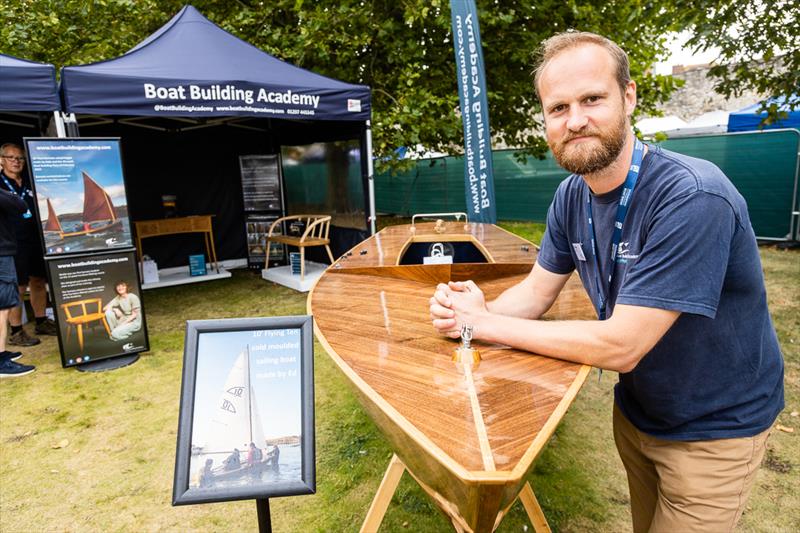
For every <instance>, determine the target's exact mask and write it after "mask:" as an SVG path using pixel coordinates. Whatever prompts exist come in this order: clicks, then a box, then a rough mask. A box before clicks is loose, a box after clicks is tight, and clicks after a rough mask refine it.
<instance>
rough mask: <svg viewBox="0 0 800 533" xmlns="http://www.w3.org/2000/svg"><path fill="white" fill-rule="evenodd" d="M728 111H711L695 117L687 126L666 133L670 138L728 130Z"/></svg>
mask: <svg viewBox="0 0 800 533" xmlns="http://www.w3.org/2000/svg"><path fill="white" fill-rule="evenodd" d="M729 114H730V113H729V112H728V111H722V110H718V111H709V112H707V113H703V114H702V115H700V116H697V117H695V118H693V119H692V120H691V121H689V123H688V124H686V125H685V126H681V127H679V128H676V129H674V130H667V131H665V132H664V133H665V134H666V135H667V137H669V138H674V137H688V136H690V135H708V134H710V133H725V132H726V131H728V115H729Z"/></svg>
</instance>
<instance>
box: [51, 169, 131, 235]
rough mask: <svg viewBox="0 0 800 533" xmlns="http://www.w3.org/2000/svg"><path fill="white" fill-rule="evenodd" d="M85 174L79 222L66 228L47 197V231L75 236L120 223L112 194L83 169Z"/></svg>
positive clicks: (88, 233)
mask: <svg viewBox="0 0 800 533" xmlns="http://www.w3.org/2000/svg"><path fill="white" fill-rule="evenodd" d="M81 174H82V175H83V215H82V217H81V220H80V221H78V222H72V223H71V227H68V228H65V227H64V225H62V223H61V222H60V221H59V220H58V214H57V213H56V210H55V209H54V208H53V204H52V203H50V199H49V198H48V199H47V222H45V224H44V231H45V233H48V232H51V233H58V236H59V238H61V239H63V238H64V237H75V236H78V235H90V234H92V233H99V232H103V231H105V230H108V229H111V228H112V227H114V226H116V225H117V224H120V222H121V220H120V219H119V218H118V217H117V213H116V211H115V210H114V204H113V202H112V201H111V196H109V195H108V193H107V192H106V191H105V190H104V189H103V188H102V187H101V186H100V185H98V184H97V182H96V181H94V180H93V179H92V178H91V177H90V176H89V174H87V173H86V172H83V171H81Z"/></svg>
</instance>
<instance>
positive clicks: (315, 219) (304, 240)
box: [264, 215, 333, 281]
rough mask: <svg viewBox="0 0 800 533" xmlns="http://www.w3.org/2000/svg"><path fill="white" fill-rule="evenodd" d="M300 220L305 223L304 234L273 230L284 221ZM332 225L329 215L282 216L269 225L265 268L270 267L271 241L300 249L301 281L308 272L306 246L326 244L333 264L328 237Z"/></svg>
mask: <svg viewBox="0 0 800 533" xmlns="http://www.w3.org/2000/svg"><path fill="white" fill-rule="evenodd" d="M295 220H298V221H300V222H302V223H304V224H305V228H306V229H305V231H304V232H303V235H301V236H299V237H298V236H296V235H279V234H275V235H273V233H272V232H273V231H275V228H276V227H280V226H278V225H279V224H280V223H282V222H287V227H288V224H289V223H291V222H292V221H295ZM330 227H331V217H330V216H328V215H291V216H288V217H281V218H279V219H278V220H276V221H275V222H273V223H272V225H271V226H270V227H269V234H268V235H267V245H266V247H267V261H266V264H265V265H264V270H266V269H268V268H269V243H270V241H272V242H279V243H282V244H288V245H289V246H296V247H297V248H299V249H300V281H303V279H304V278H305V273H306V261H305V259H306V253H305V252H306V247H308V246H324V247H325V250H327V252H328V257H329V258H330V260H331V264H333V254H332V253H331V249H330V246H328V245H329V244H330V242H331V241H330V239H329V238H328V232H329V231H330Z"/></svg>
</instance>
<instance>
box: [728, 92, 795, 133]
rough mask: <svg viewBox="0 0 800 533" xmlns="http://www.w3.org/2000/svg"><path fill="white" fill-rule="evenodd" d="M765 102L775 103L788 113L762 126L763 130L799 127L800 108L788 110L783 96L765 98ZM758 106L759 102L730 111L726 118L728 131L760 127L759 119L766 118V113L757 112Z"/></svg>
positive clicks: (759, 105) (768, 103) (759, 106)
mask: <svg viewBox="0 0 800 533" xmlns="http://www.w3.org/2000/svg"><path fill="white" fill-rule="evenodd" d="M793 99H795V100H796V97H793ZM766 103H767V105H771V104H775V105H777V106H778V109H779V110H780V111H784V112H786V113H788V115H789V116H788V117H787V118H785V119H783V120H779V121H777V122H775V123H773V124H769V125H766V126H764V129H765V130H771V129H777V128H797V129H800V108H795V109H794V111H789V106H788V104H787V102H786V97H785V96H781V97H780V98H773V99H770V100H767V102H766ZM759 108H761V102H758V103H755V104H753V105H749V106H747V107H745V108H742V109H740V110H738V111H734V112H732V113H731V115H730V117H729V118H728V131H753V130H758V129H760V125H761V121H762V120H763V119H764V118H766V116H767V113H766V112H765V111H762V112H760V113H759V112H758V110H759Z"/></svg>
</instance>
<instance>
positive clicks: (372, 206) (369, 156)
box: [366, 120, 377, 235]
mask: <svg viewBox="0 0 800 533" xmlns="http://www.w3.org/2000/svg"><path fill="white" fill-rule="evenodd" d="M366 141H367V143H366V144H367V184H368V186H369V230H370V235H375V221H376V218H377V217H376V216H375V175H374V169H373V167H372V125H371V122H370V121H369V120H368V121H367V132H366Z"/></svg>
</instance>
